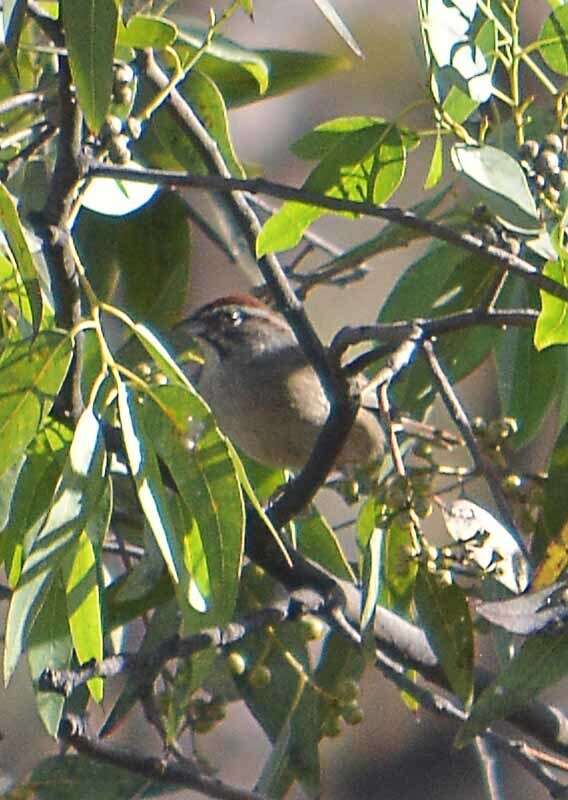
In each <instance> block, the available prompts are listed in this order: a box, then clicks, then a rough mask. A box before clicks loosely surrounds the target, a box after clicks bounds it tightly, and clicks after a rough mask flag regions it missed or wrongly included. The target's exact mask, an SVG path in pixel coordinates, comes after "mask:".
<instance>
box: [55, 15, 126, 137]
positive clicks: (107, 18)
mask: <svg viewBox="0 0 568 800" xmlns="http://www.w3.org/2000/svg"><path fill="white" fill-rule="evenodd" d="M61 14H62V18H63V27H64V30H65V44H66V46H67V51H68V53H69V63H70V66H71V74H72V76H73V82H74V83H75V87H76V90H77V97H78V100H79V104H80V105H81V109H82V110H83V113H84V115H85V120H86V123H87V126H88V127H89V129H90V130H91V131H92V132H93V133H98V131H99V130H100V128H101V126H102V124H103V122H104V119H105V116H106V114H107V112H108V108H109V105H110V97H111V92H112V81H113V74H112V61H113V57H114V47H115V42H116V34H117V26H118V6H117V3H116V0H61Z"/></svg>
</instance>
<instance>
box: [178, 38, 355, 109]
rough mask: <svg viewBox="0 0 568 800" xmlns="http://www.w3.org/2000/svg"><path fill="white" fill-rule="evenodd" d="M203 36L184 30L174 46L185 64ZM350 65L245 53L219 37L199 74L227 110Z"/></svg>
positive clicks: (313, 56) (281, 53)
mask: <svg viewBox="0 0 568 800" xmlns="http://www.w3.org/2000/svg"><path fill="white" fill-rule="evenodd" d="M205 34H206V29H205V28H201V29H199V28H197V27H193V28H190V29H189V30H186V38H185V40H183V37H182V41H181V43H180V41H178V43H177V44H176V49H177V51H178V52H179V54H180V56H181V57H182V59H183V60H184V61H186V60H188V59H190V58H191V57H193V56H194V55H195V53H196V51H197V47H198V46H199V45H200V44H201V42H202V41H203V38H204V36H205ZM221 44H223V45H225V47H223V48H221V47H220V45H221ZM350 66H351V65H350V62H349V60H348V59H346V58H343V57H339V56H330V55H324V54H321V53H307V52H303V51H300V50H271V49H264V50H263V49H260V50H247V49H245V48H243V47H240V46H239V45H237V44H235V42H232V41H231V40H229V39H226V38H224V37H219V36H216V37H215V39H214V40H213V43H212V44H211V45H210V47H209V48H208V49H207V52H206V53H204V54H203V56H202V57H201V58H200V60H199V70H200V72H203V73H204V74H206V75H208V76H209V77H210V78H211V79H212V80H213V81H214V82H215V84H216V85H217V86H218V88H219V91H220V92H221V93H222V95H223V98H224V100H225V103H226V104H227V107H228V108H234V107H237V106H242V105H245V104H246V103H254V102H257V101H258V100H264V99H265V98H268V97H275V96H277V95H281V94H283V93H285V92H288V91H290V90H292V89H296V88H298V87H301V86H304V85H306V84H307V83H311V82H313V81H315V80H319V79H320V78H323V77H326V76H327V75H330V74H332V73H334V72H337V71H338V70H344V69H348V68H350Z"/></svg>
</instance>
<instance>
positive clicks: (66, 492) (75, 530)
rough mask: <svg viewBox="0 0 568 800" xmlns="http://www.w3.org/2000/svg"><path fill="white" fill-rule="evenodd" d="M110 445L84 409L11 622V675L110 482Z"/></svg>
mask: <svg viewBox="0 0 568 800" xmlns="http://www.w3.org/2000/svg"><path fill="white" fill-rule="evenodd" d="M105 461H106V459H105V449H104V442H103V437H102V433H101V429H100V426H99V423H98V420H97V419H96V417H95V416H94V414H93V411H92V409H89V408H88V409H86V410H85V411H84V412H83V414H82V415H81V417H80V419H79V422H78V423H77V427H76V430H75V435H74V437H73V441H72V442H71V447H70V449H69V456H68V458H67V461H66V463H65V467H64V469H63V474H62V476H61V479H60V481H59V484H58V487H57V491H56V493H55V496H54V499H53V503H52V505H51V508H50V510H49V513H48V515H47V519H46V520H45V523H44V525H43V527H42V529H41V531H40V533H39V535H38V537H37V539H36V540H35V542H34V545H33V547H32V549H31V552H30V554H29V556H28V558H27V559H26V561H25V564H24V569H23V571H22V576H21V578H20V581H19V583H18V586H17V588H16V591H15V592H14V594H13V596H12V601H11V603H10V610H9V612H8V620H7V623H6V646H5V650H4V678H5V680H6V681H8V680H9V679H10V676H11V675H12V673H13V671H14V669H15V667H16V664H17V662H18V659H19V657H20V655H21V653H22V652H23V650H24V649H25V647H26V644H27V640H28V635H29V632H30V629H31V626H32V625H33V623H34V620H35V618H36V617H37V614H38V612H39V610H40V608H41V606H42V605H43V603H44V601H45V597H46V595H47V592H48V590H49V587H50V586H51V584H52V583H53V581H54V579H55V577H56V575H57V574H58V569H59V566H60V565H61V562H62V561H63V559H64V558H65V557H66V555H67V553H68V552H69V550H68V548H69V547H70V546H71V545H72V544H73V542H75V541H76V540H77V538H78V537H79V535H80V533H81V532H82V530H83V528H84V526H85V523H86V520H87V519H88V518H89V516H90V514H91V512H92V509H93V508H94V507H95V506H96V504H97V503H98V501H99V498H100V496H101V492H102V489H103V486H104V483H103V474H104V470H105Z"/></svg>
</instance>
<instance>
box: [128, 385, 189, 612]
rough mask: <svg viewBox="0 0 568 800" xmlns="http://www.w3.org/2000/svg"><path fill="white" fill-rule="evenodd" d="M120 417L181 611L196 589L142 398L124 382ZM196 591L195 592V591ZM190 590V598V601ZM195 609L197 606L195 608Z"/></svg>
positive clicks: (136, 479) (136, 478)
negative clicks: (172, 515) (179, 601)
mask: <svg viewBox="0 0 568 800" xmlns="http://www.w3.org/2000/svg"><path fill="white" fill-rule="evenodd" d="M117 396H118V414H119V418H120V424H121V427H122V434H123V437H124V445H125V448H126V455H127V458H128V465H129V467H130V471H131V473H132V477H133V479H134V483H135V485H136V493H137V495H138V500H139V501H140V505H141V507H142V510H143V512H144V516H145V517H146V520H147V522H148V524H149V526H150V529H151V531H152V533H153V535H154V539H155V540H156V544H157V545H158V548H159V550H160V552H161V554H162V557H163V559H164V562H165V564H166V566H167V568H168V572H169V573H170V576H171V578H172V581H173V583H174V586H175V587H176V588H179V592H180V593H181V600H182V610H185V604H186V603H187V602H190V603H191V604H192V605H194V604H195V602H197V600H196V596H195V592H197V588H196V587H192V585H191V582H190V576H189V574H188V572H187V570H186V567H185V562H184V558H183V552H182V547H181V543H180V541H179V539H178V536H177V534H176V531H175V529H174V526H173V522H172V519H171V515H170V512H169V507H168V506H169V504H168V499H167V496H166V490H165V487H164V485H163V482H162V477H161V475H160V468H159V465H158V459H157V457H156V451H155V448H154V445H153V443H152V441H151V439H150V437H149V436H148V434H147V433H146V431H145V429H144V426H143V418H142V410H141V407H140V405H139V398H138V397H137V395H136V394H134V393H133V392H132V390H131V389H129V387H128V386H126V384H125V383H123V382H122V381H121V382H120V383H118V385H117ZM193 588H195V591H193ZM190 589H192V591H191V598H193V602H192V600H191V599H190ZM199 600H200V602H199V605H198V607H196V610H197V611H203V610H204V604H205V601H204V599H203V598H199ZM194 607H195V606H194Z"/></svg>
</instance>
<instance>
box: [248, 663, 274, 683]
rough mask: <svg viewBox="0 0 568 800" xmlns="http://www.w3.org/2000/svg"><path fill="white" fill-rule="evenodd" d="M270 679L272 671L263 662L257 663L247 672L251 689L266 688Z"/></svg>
mask: <svg viewBox="0 0 568 800" xmlns="http://www.w3.org/2000/svg"><path fill="white" fill-rule="evenodd" d="M271 680H272V672H271V671H270V669H269V668H268V667H266V666H265V665H264V664H257V665H256V666H255V667H253V668H252V669H251V671H250V672H249V674H248V682H249V685H250V686H251V687H252V688H253V689H266V687H267V686H268V685H269V684H270V681H271Z"/></svg>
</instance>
